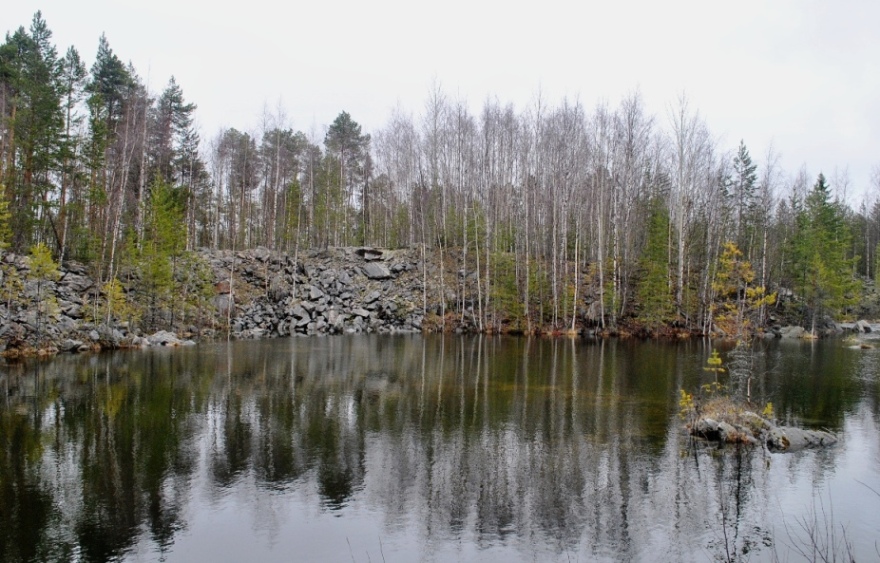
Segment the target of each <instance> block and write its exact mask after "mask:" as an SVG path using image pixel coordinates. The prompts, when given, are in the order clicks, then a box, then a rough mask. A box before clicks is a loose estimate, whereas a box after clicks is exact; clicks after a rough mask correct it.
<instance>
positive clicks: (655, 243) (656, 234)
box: [636, 198, 675, 327]
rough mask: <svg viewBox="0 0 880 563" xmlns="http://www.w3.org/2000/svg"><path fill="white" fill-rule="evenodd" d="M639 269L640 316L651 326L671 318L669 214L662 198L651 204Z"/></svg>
mask: <svg viewBox="0 0 880 563" xmlns="http://www.w3.org/2000/svg"><path fill="white" fill-rule="evenodd" d="M639 269H640V270H641V280H640V281H639V283H638V287H637V292H636V294H637V299H638V302H639V304H640V306H641V307H640V313H639V317H640V318H641V319H642V321H644V323H645V324H646V325H648V326H649V327H655V326H658V325H660V324H663V323H666V322H668V321H670V320H672V318H673V313H674V311H675V308H674V305H673V303H674V302H673V295H672V288H671V287H670V285H669V214H668V212H667V210H666V207H665V206H664V205H663V202H662V201H661V200H660V199H659V198H657V199H655V200H654V201H653V202H652V204H651V212H650V216H649V218H648V232H647V240H646V242H645V249H644V251H643V252H642V257H641V259H640V260H639Z"/></svg>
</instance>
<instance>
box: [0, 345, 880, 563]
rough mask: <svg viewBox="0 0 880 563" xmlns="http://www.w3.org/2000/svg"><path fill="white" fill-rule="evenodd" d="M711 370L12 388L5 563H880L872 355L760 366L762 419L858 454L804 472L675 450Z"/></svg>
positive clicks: (135, 356) (465, 352)
mask: <svg viewBox="0 0 880 563" xmlns="http://www.w3.org/2000/svg"><path fill="white" fill-rule="evenodd" d="M710 352H711V348H710V347H709V345H708V344H706V343H703V342H698V341H691V342H683V343H675V344H662V343H653V342H647V343H645V342H634V341H626V342H614V341H608V342H586V341H580V340H577V341H570V340H565V339H557V340H540V339H517V338H487V337H441V336H430V337H422V336H406V337H402V336H398V337H389V336H359V337H354V336H352V337H332V338H317V337H316V338H297V339H289V340H272V341H262V342H234V343H231V344H226V343H221V344H208V345H202V346H198V347H194V348H185V349H177V350H155V351H143V352H131V353H115V354H107V355H86V356H68V357H60V358H57V359H54V360H52V361H48V362H29V363H27V364H24V365H21V366H5V367H0V389H2V391H3V398H2V399H0V560H4V561H71V560H72V561H156V560H163V561H169V562H171V561H175V562H176V561H181V562H184V561H186V562H188V561H285V562H291V561H344V562H348V561H354V562H357V563H360V562H370V561H386V562H391V561H706V560H713V559H721V560H726V559H728V556H730V558H731V559H736V560H750V561H765V560H767V561H772V560H781V561H797V560H802V559H803V554H805V553H806V554H807V555H809V554H810V553H811V551H810V548H809V537H810V536H811V535H812V536H813V537H816V538H818V539H819V540H820V544H821V545H828V544H829V543H836V544H837V545H838V547H842V546H843V545H844V544H843V542H844V541H847V542H849V544H851V548H852V551H853V553H854V555H855V556H856V558H857V560H860V561H874V560H877V559H880V544H878V543H877V541H878V540H877V538H880V432H878V428H880V403H878V399H880V349H877V350H854V349H848V348H846V347H844V346H843V345H842V344H841V343H840V342H833V341H828V342H819V343H815V344H810V343H801V342H792V343H784V342H771V343H769V344H766V345H762V346H761V347H760V348H758V349H757V352H756V356H755V358H754V373H755V374H756V378H755V380H754V382H753V386H752V389H753V392H752V393H753V397H755V398H756V399H757V401H756V402H760V403H761V404H764V403H765V402H767V401H772V403H773V405H774V407H775V410H776V414H777V416H778V417H779V418H781V419H783V420H784V421H788V422H791V423H796V424H801V425H804V426H808V427H813V428H826V429H829V430H831V431H834V432H837V433H839V434H840V435H841V437H842V440H841V443H840V444H839V445H838V446H837V447H835V448H833V449H827V450H821V451H804V452H799V453H794V454H770V453H767V452H765V451H762V450H761V449H756V450H737V449H736V448H727V449H724V450H721V451H718V450H716V449H714V448H710V447H707V446H705V445H701V444H698V445H694V444H693V443H692V442H691V441H690V440H689V439H688V438H687V437H686V436H684V435H683V434H682V432H681V426H682V422H681V420H680V419H679V418H678V408H679V407H678V390H679V389H680V388H682V387H683V388H686V389H696V388H697V387H698V386H699V385H700V384H701V383H706V382H709V381H711V379H712V378H713V376H712V374H710V373H707V372H705V371H703V369H702V367H703V366H704V365H705V361H706V358H707V357H708V356H709V354H710ZM722 356H723V357H725V353H724V352H723V351H722ZM812 530H816V531H817V532H818V533H813V534H811V531H812ZM821 545H820V547H821Z"/></svg>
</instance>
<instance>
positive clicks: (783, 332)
mask: <svg viewBox="0 0 880 563" xmlns="http://www.w3.org/2000/svg"><path fill="white" fill-rule="evenodd" d="M805 332H806V330H804V327H802V326H784V327H782V328H780V329H779V336H780V337H782V338H803V336H804V333H805Z"/></svg>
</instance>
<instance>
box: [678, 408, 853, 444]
mask: <svg viewBox="0 0 880 563" xmlns="http://www.w3.org/2000/svg"><path fill="white" fill-rule="evenodd" d="M689 430H690V433H691V434H692V435H694V436H697V437H700V438H704V439H706V440H709V441H711V442H718V443H721V444H749V445H758V444H763V445H765V446H766V447H767V449H769V450H770V451H775V452H796V451H799V450H803V449H806V448H819V447H828V446H833V445H834V444H836V443H837V437H836V436H835V435H834V434H832V433H830V432H825V431H823V430H806V429H803V428H797V427H794V426H776V425H775V424H773V423H772V422H770V421H769V420H767V419H766V418H763V417H762V416H760V415H758V414H756V413H753V412H751V411H743V412H739V413H737V414H736V415H735V416H733V417H731V416H730V415H727V416H723V417H719V418H718V419H716V418H712V417H708V416H703V417H701V418H699V419H697V420H696V421H695V422H694V423H693V424H692V425H690V426H689Z"/></svg>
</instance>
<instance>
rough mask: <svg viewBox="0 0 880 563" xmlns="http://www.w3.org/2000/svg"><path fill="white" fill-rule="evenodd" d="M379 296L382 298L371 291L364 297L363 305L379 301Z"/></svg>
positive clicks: (377, 293)
mask: <svg viewBox="0 0 880 563" xmlns="http://www.w3.org/2000/svg"><path fill="white" fill-rule="evenodd" d="M381 296H382V294H381V293H379V292H378V291H371V292H370V293H368V294H367V295H366V297H364V304H365V305H369V304H370V303H373V302H374V301H376V300H377V299H379V297H381Z"/></svg>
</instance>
